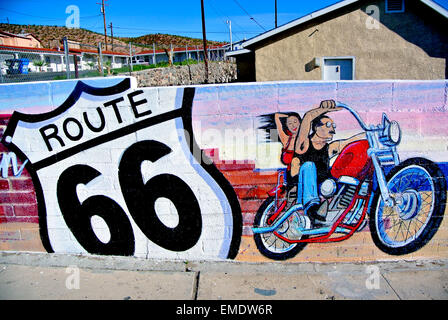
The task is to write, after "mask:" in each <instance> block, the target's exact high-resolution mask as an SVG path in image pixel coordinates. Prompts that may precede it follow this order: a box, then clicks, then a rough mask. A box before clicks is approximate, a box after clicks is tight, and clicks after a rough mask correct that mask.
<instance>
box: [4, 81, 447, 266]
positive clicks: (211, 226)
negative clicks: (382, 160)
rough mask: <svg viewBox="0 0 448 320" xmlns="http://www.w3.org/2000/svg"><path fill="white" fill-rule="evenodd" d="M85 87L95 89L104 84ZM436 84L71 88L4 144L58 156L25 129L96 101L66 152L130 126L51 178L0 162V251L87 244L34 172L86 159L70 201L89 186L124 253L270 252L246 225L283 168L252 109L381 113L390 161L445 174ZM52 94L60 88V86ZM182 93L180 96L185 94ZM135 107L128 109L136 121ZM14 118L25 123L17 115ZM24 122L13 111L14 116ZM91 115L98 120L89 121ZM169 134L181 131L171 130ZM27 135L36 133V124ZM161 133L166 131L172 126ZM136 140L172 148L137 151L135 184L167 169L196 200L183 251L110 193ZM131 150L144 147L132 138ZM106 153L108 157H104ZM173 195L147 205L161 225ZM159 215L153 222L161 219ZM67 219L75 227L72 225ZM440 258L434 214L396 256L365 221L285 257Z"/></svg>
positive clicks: (441, 98)
mask: <svg viewBox="0 0 448 320" xmlns="http://www.w3.org/2000/svg"><path fill="white" fill-rule="evenodd" d="M90 85H92V84H90ZM97 86H102V87H107V85H105V84H102V85H101V84H98V85H97ZM447 87H448V82H447V81H444V80H441V81H375V82H373V81H354V82H269V83H252V84H249V83H248V84H231V85H209V86H196V87H193V89H186V88H185V87H172V88H162V87H160V88H136V87H129V88H127V89H124V91H123V90H122V91H120V90H112V91H110V92H109V93H107V92H106V93H104V92H103V93H101V94H100V95H99V96H95V94H89V95H82V94H81V96H80V97H81V98H80V99H78V100H76V101H75V102H74V103H73V104H72V105H71V106H70V107H67V108H66V109H64V112H61V113H60V114H59V115H58V116H56V115H55V114H52V115H51V116H52V117H51V118H50V119H46V120H45V122H42V124H39V123H40V122H39V121H38V122H37V123H38V124H39V125H38V126H37V127H36V126H34V128H33V126H30V125H25V124H23V123H21V122H20V121H19V122H18V123H17V128H16V131H15V133H14V135H12V142H13V144H14V145H15V146H16V147H18V148H19V149H20V150H21V151H22V152H24V153H25V154H27V155H29V159H30V160H31V162H32V163H33V165H34V164H35V163H38V162H39V161H40V160H42V159H45V158H46V157H47V156H48V155H50V156H52V155H55V154H58V153H60V154H63V153H62V152H63V151H64V148H61V146H60V143H59V142H58V141H57V139H54V138H52V139H51V138H50V139H49V140H48V141H50V144H51V145H52V146H53V147H54V148H55V150H54V152H53V153H49V152H48V151H49V150H48V149H47V147H46V146H45V144H43V143H41V145H39V141H36V142H35V143H33V144H31V145H30V144H29V141H30V140H29V138H28V137H29V136H31V133H32V132H33V131H32V130H33V129H36V128H39V126H40V127H42V126H44V124H48V123H54V124H56V125H57V126H58V128H59V133H60V135H61V136H62V135H63V130H62V129H61V128H63V124H62V123H63V120H64V119H67V118H76V119H83V118H82V112H87V113H88V115H90V118H91V119H94V115H96V113H95V110H96V108H98V107H101V108H102V110H103V112H104V115H105V122H106V126H105V128H104V129H103V130H102V131H101V132H97V133H95V132H93V133H92V132H88V129H86V127H85V126H84V129H85V132H84V135H83V137H81V138H80V139H79V141H75V140H76V139H73V141H69V140H70V139H67V138H66V137H64V141H65V142H66V146H67V147H73V148H75V149H76V146H79V145H80V144H82V143H89V141H92V140H94V139H98V138H99V137H102V136H105V135H109V134H116V132H117V130H123V128H125V127H126V128H133V129H129V130H131V131H126V134H120V135H118V136H115V139H116V140H115V142H114V141H112V142H109V143H106V142H104V143H102V144H97V145H96V146H95V147H93V148H92V149H91V150H90V151H89V150H88V149H86V150H82V151H81V153H80V154H79V155H78V156H77V154H73V155H70V156H67V157H65V158H64V159H63V160H61V161H60V163H59V164H58V165H57V166H55V167H51V166H49V170H47V171H48V172H52V174H54V175H55V177H53V178H51V179H50V178H49V176H48V175H49V173H46V172H47V171H45V172H44V170H43V169H39V170H38V174H37V175H34V174H33V173H32V172H31V173H30V172H28V170H27V169H25V170H24V171H23V172H22V174H21V175H20V177H14V174H13V171H12V168H10V169H9V173H8V178H6V179H5V178H1V179H0V199H1V201H0V222H1V223H0V237H1V238H0V249H1V250H25V251H29V250H31V251H45V250H47V251H48V250H49V248H50V249H51V250H53V251H56V252H64V251H66V252H69V253H85V252H89V250H86V249H85V248H86V246H85V245H83V244H80V241H81V242H82V241H84V240H79V239H78V237H77V236H76V235H75V233H76V232H75V233H74V232H73V230H72V229H70V227H69V226H68V225H70V223H67V222H66V221H67V220H64V219H63V218H64V214H63V213H61V211H63V210H61V209H60V206H61V201H65V200H64V199H63V200H61V199H60V198H58V196H56V195H55V194H56V190H55V188H53V187H50V188H47V187H46V186H45V184H46V183H48V182H45V181H50V184H54V185H57V184H58V178H59V177H60V176H61V174H62V172H63V171H64V170H65V169H67V168H69V167H72V166H75V165H87V166H90V167H92V168H95V169H96V170H97V171H98V172H100V173H101V175H100V176H103V177H101V178H100V180H98V181H97V182H96V183H95V184H96V186H94V185H92V186H90V185H89V184H86V188H81V189H80V188H79V187H77V189H76V192H77V193H76V195H77V197H79V199H78V200H79V201H80V202H81V203H82V202H83V201H85V200H86V199H88V198H89V197H92V196H98V195H101V196H107V197H108V198H109V199H112V200H113V202H114V203H116V204H117V205H118V206H119V207H120V208H121V210H123V211H124V212H125V214H126V217H127V219H128V220H129V221H131V228H132V230H133V235H134V240H132V241H133V243H134V245H135V248H134V249H135V250H134V251H133V255H135V256H139V257H146V258H173V259H236V260H240V261H251V262H254V261H255V262H256V261H271V260H270V259H268V258H267V257H265V256H263V255H262V254H261V253H260V252H259V250H258V249H257V247H256V245H255V243H254V240H253V232H252V227H253V224H254V218H255V214H256V212H257V211H258V209H259V207H260V206H261V204H262V203H263V202H264V201H265V199H266V198H267V197H268V195H267V192H268V191H269V190H271V189H272V188H273V187H274V186H275V184H276V182H277V169H278V168H281V167H282V166H283V165H282V164H281V163H280V161H279V158H280V149H281V145H280V143H278V142H272V141H266V140H265V139H264V136H263V134H262V133H260V130H259V127H260V126H261V122H260V121H261V117H260V116H261V115H264V114H269V113H274V112H288V111H295V112H298V113H299V114H300V115H301V116H303V115H304V113H305V112H306V111H308V110H310V109H312V108H314V107H316V106H318V105H319V103H320V101H322V100H326V99H334V100H337V101H341V102H344V103H347V104H348V105H350V106H352V107H353V108H354V109H355V110H356V111H358V112H359V113H360V115H361V116H362V117H363V119H364V120H365V121H366V122H367V123H371V124H378V123H379V122H380V121H381V117H382V114H383V112H384V113H386V114H387V115H388V116H389V117H390V119H393V120H397V121H398V122H399V124H400V126H401V128H402V131H403V138H402V142H401V144H400V146H399V148H398V151H399V153H400V156H401V159H402V160H405V159H407V158H411V157H416V156H418V157H424V158H427V159H430V160H432V161H434V162H435V163H438V164H439V166H440V168H441V169H442V171H443V173H444V174H445V175H446V174H447V173H448V170H447V166H446V163H448V143H447V140H446V136H447V135H448V126H447V125H446V123H448V122H447V121H446V120H448V111H447V110H448V105H447V91H448V90H447ZM0 89H1V88H0ZM72 89H73V88H72ZM140 90H141V92H140ZM189 90H190V91H189ZM62 91H64V89H61V92H62ZM136 91H138V92H139V93H138V94H137V95H135V101H137V102H139V101H144V100H145V102H142V103H141V104H137V105H136V106H135V108H136V109H132V103H131V102H129V100H126V99H127V98H126V96H127V95H128V94H129V93H132V92H136ZM64 92H65V93H66V95H67V96H68V95H69V94H70V93H71V92H72V91H71V90H67V89H65V91H64ZM185 92H189V93H187V94H185ZM117 97H118V98H121V97H124V99H123V101H120V103H117V104H116V105H117V109H116V110H114V109H113V108H112V107H111V105H110V106H109V107H102V106H104V103H107V102H108V101H111V100H113V99H116V98H117ZM0 98H1V97H0ZM189 99H191V101H189ZM61 100H63V99H61ZM62 102H63V101H62ZM62 102H61V103H59V104H62ZM59 104H57V105H56V104H55V105H54V106H53V107H52V108H46V109H45V108H41V107H38V108H29V110H31V109H32V110H33V112H34V113H37V114H39V113H40V112H39V110H43V111H42V112H41V113H45V112H48V111H51V110H55V109H56V107H57V106H58V105H59ZM188 104H190V110H189V112H186V113H185V109H184V108H186V107H187V106H188ZM0 108H1V105H0ZM77 108H80V109H77ZM18 109H19V111H21V112H24V113H26V111H27V108H22V109H20V108H18ZM4 110H5V111H8V110H6V108H4ZM29 110H28V111H29ZM117 110H118V111H119V114H120V115H121V116H122V119H121V123H120V121H119V119H118V118H117V113H116V112H114V111H117ZM133 110H134V113H133ZM136 110H137V111H136ZM148 110H151V113H147V114H145V111H148ZM180 110H184V111H180ZM5 111H3V112H2V110H1V109H0V113H2V114H3V116H2V118H1V119H0V121H1V122H0V133H1V136H4V133H5V130H6V127H7V126H8V124H9V123H10V121H11V120H10V116H11V113H12V112H10V111H8V112H5ZM135 112H137V113H135ZM170 112H171V113H170ZM136 114H137V115H139V116H138V117H137V118H136V117H135V115H136ZM140 115H142V116H141V117H140ZM331 116H332V118H333V119H334V121H335V122H336V123H337V129H336V131H337V133H336V135H335V138H334V139H340V138H344V137H348V136H351V135H352V134H354V133H356V132H358V131H359V127H356V123H355V122H354V121H353V119H350V117H349V116H348V115H347V113H342V112H340V113H339V112H337V113H334V114H331ZM151 119H156V120H151ZM176 119H177V120H176ZM25 120H26V121H29V119H25ZM25 120H23V119H22V121H25ZM181 120H182V121H181ZM26 121H25V122H26ZM80 121H81V120H80ZM140 121H146V122H144V124H145V125H146V126H147V127H145V126H142V127H140V126H139V124H140ZM153 121H156V122H153ZM33 123H35V122H33ZM83 124H84V122H83ZM92 124H93V125H95V126H99V125H100V122H96V123H92ZM67 128H68V126H67ZM137 128H138V129H137ZM75 129H76V127H70V128H69V129H67V132H69V133H71V134H72V135H76V133H77V131H76V130H75ZM184 129H187V133H188V134H191V135H193V136H194V138H195V141H196V143H197V147H198V148H199V149H201V150H203V152H204V154H205V155H206V156H207V158H205V157H204V159H207V160H208V159H211V160H212V161H213V163H214V165H213V166H212V167H213V168H215V169H216V170H215V169H211V168H210V167H207V166H206V165H202V166H198V162H197V161H196V160H197V158H195V157H191V154H195V153H196V156H197V150H196V151H195V149H194V148H193V147H192V145H191V144H189V143H187V142H186V141H188V139H189V136H188V134H185V132H184V131H183V130H184ZM27 130H31V131H27ZM132 130H134V131H132ZM181 131H182V132H183V133H180V132H181ZM37 132H38V134H39V131H37ZM173 132H177V134H172V133H173ZM47 133H50V131H47ZM28 134H29V136H28ZM184 134H185V135H184ZM35 137H38V136H35ZM36 139H38V138H36ZM147 140H156V141H159V142H160V141H161V142H163V143H164V144H166V145H168V146H169V147H170V148H171V150H172V151H171V155H172V156H168V157H167V158H164V159H163V157H162V159H161V160H162V161H161V162H160V160H158V161H159V163H157V160H156V161H152V162H153V163H152V164H151V163H150V161H148V160H149V159H140V161H142V164H141V174H142V178H139V179H143V181H144V182H145V183H146V182H148V181H150V180H151V179H152V178H153V177H154V176H157V174H156V173H159V174H165V173H170V174H171V175H174V176H176V177H178V178H180V179H181V180H182V181H184V182H186V183H187V185H188V186H189V187H190V189H191V191H192V193H191V194H192V195H194V197H195V198H196V199H197V200H198V201H197V202H198V203H197V205H198V206H199V209H198V210H199V211H198V212H200V215H201V219H199V220H200V221H202V224H201V225H200V226H199V225H197V226H198V228H200V229H201V232H200V234H195V233H194V232H192V235H191V234H190V235H188V234H185V233H184V234H182V233H181V234H180V237H184V238H182V239H185V241H191V244H190V245H189V246H186V247H184V248H181V247H176V246H178V245H179V243H176V241H174V242H172V243H171V247H170V244H166V243H163V241H162V242H160V241H159V240H160V239H154V238H151V237H153V236H152V234H153V233H154V232H155V231H152V232H153V233H151V232H150V231H147V230H145V228H146V227H145V223H146V224H148V223H149V224H150V223H151V222H148V221H146V222H143V223H142V222H139V221H138V218H136V217H135V215H136V214H135V212H132V210H138V208H134V209H132V205H131V204H130V202H128V201H130V200H128V201H127V199H126V196H124V197H123V195H122V193H123V190H124V189H125V188H123V184H122V182H121V181H120V179H119V178H118V177H117V174H116V172H117V168H118V166H119V164H120V161H122V159H123V155H124V154H125V153H126V151H127V150H128V149H129V148H130V147H131V146H133V145H136V144H139V143H140V142H142V141H147ZM184 140H185V141H184ZM7 145H8V144H7ZM140 147H142V148H144V146H140ZM0 148H1V149H0V151H1V155H2V157H4V155H5V154H6V153H8V152H11V150H14V148H13V149H10V148H7V147H6V146H4V145H2V146H1V147H0ZM27 148H28V149H27ZM189 148H190V149H189ZM191 148H193V149H191ZM75 149H73V150H75ZM162 149H163V147H162ZM91 151H93V152H91ZM143 153H144V152H143V151H141V153H135V154H132V156H131V157H129V159H134V158H136V157H137V158H138V156H137V155H139V154H143ZM106 154H107V155H108V156H105V155H106ZM199 154H200V153H199ZM200 156H201V155H200ZM22 161H23V159H22ZM22 163H23V162H21V161H20V160H19V162H18V166H19V167H20V166H21V165H22ZM55 163H56V162H55ZM153 165H155V166H153ZM201 167H202V168H201ZM283 167H284V166H283ZM30 168H33V167H32V166H31V167H30ZM110 168H112V169H110ZM192 168H193V169H192ZM204 168H205V169H204ZM33 170H34V169H33ZM120 170H122V168H120ZM128 173H129V172H128ZM129 174H131V173H129ZM31 177H33V179H34V180H35V181H36V179H37V178H38V180H39V181H40V183H43V187H42V186H40V187H37V188H38V190H37V191H36V184H35V183H34V182H33V180H32V179H31ZM134 178H135V177H134ZM223 178H224V179H223ZM52 179H53V180H52ZM101 179H103V180H101ZM176 181H177V180H176ZM178 183H179V184H180V183H181V182H178ZM175 185H176V184H168V186H169V187H168V190H170V188H174V186H175ZM89 188H90V189H89ZM40 189H42V190H43V191H42V192H43V194H44V197H40V196H36V192H37V193H38V194H39V193H40V192H41V190H40ZM47 189H49V190H50V189H51V190H52V191H51V193H49V194H46V192H47ZM161 189H163V188H161ZM132 190H134V191H133V192H134V195H133V196H136V195H135V194H138V192H137V191H135V190H138V189H132ZM157 192H158V191H157ZM160 192H161V191H160ZM131 193H132V192H131ZM189 194H190V193H189ZM191 194H190V195H191ZM191 197H193V196H191ZM37 198H39V199H40V200H39V199H38V200H37ZM181 198H182V197H181ZM174 199H175V198H171V199H169V200H170V201H171V203H170V202H169V201H168V202H166V201H165V202H163V201H162V202H160V203H159V202H156V204H157V207H158V208H159V209H158V210H159V212H156V215H157V217H158V219H159V221H160V222H161V223H162V224H163V225H165V226H168V227H170V228H174V227H175V226H176V225H177V224H179V223H180V220H179V216H178V215H176V214H173V212H175V213H176V212H177V213H178V214H179V212H178V210H180V209H179V208H180V207H182V205H186V204H187V203H188V201H187V202H186V200H185V199H181V200H179V202H176V203H175V204H174V208H173V202H172V201H175V200H174ZM134 200H135V202H139V201H140V202H145V201H146V200H145V199H144V198H138V197H137V198H134ZM37 201H41V203H40V205H42V206H43V207H44V208H46V217H47V218H48V219H47V222H48V221H50V222H49V223H45V224H42V221H39V218H38V208H37ZM67 201H68V200H67ZM190 205H192V204H191V203H190ZM179 206H180V207H179ZM193 211H194V210H193ZM444 214H445V215H446V213H444ZM199 220H197V221H199ZM103 221H104V219H103ZM75 224H76V223H75ZM97 224H98V226H99V227H98V226H97V227H96V229H95V230H96V231H95V235H96V237H97V238H101V237H104V238H105V239H106V240H104V241H105V242H107V238H108V236H109V237H111V231H108V230H107V229H108V227H107V226H105V225H104V223H102V222H101V221H99V222H98V221H97ZM162 224H160V226H162V227H163V225H162ZM71 227H72V228H76V226H73V225H72V226H71ZM43 228H44V229H43ZM56 229H58V230H59V229H60V230H59V231H57V230H56ZM55 230H56V231H55ZM42 231H43V232H42ZM167 231H169V230H168V229H167ZM168 234H169V233H168ZM172 235H173V234H172ZM42 237H44V238H45V239H42ZM168 238H169V237H168ZM123 241H124V240H123ZM124 242H125V241H124ZM168 242H169V241H168ZM161 243H162V244H161ZM173 243H174V244H173ZM111 252H112V254H116V253H117V252H118V253H119V252H120V251H113V250H112V251H111ZM103 254H104V253H103ZM447 256H448V227H447V219H444V220H443V221H442V224H441V225H440V227H439V228H438V231H437V233H436V235H435V236H434V238H433V239H431V241H430V242H429V243H428V244H426V245H425V246H424V247H423V248H422V249H420V250H417V251H416V252H413V253H411V254H408V255H405V256H399V257H397V256H392V255H388V254H386V253H384V252H382V251H380V250H379V249H378V248H377V247H376V246H375V244H374V243H373V241H372V238H371V236H370V231H369V227H368V226H366V227H364V228H363V229H362V230H360V232H357V233H355V234H354V235H353V236H352V237H351V238H349V239H347V240H344V241H343V242H335V243H312V244H308V245H307V246H306V248H305V249H304V250H303V251H302V252H300V253H299V254H298V255H297V256H295V257H292V258H290V259H289V260H288V261H291V262H297V261H322V262H329V261H341V262H342V261H372V260H396V259H424V258H444V257H445V258H446V257H447Z"/></svg>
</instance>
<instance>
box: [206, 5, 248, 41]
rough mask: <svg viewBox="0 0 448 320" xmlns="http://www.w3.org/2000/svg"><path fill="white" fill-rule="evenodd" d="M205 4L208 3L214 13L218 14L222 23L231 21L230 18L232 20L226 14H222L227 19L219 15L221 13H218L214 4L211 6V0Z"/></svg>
mask: <svg viewBox="0 0 448 320" xmlns="http://www.w3.org/2000/svg"><path fill="white" fill-rule="evenodd" d="M207 4H209V5H210V7H211V8H212V9H213V10H214V11H215V13H216V14H217V15H218V16H220V19H221V21H222V22H223V23H224V24H226V25H227V21H231V20H232V19H230V18H229V17H228V16H226V15H224V16H225V17H227V20H225V19H223V18H222V17H221V14H222V13H219V12H218V10H217V9H216V8H215V6H213V4H212V3H211V1H208V2H207ZM237 38H238V39H239V40H241V39H240V37H238V36H237Z"/></svg>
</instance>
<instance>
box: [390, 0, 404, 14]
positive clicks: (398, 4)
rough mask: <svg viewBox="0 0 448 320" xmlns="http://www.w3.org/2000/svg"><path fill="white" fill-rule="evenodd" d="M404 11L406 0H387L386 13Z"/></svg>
mask: <svg viewBox="0 0 448 320" xmlns="http://www.w3.org/2000/svg"><path fill="white" fill-rule="evenodd" d="M400 12H404V0H386V13H400Z"/></svg>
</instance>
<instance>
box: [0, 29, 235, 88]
mask: <svg viewBox="0 0 448 320" xmlns="http://www.w3.org/2000/svg"><path fill="white" fill-rule="evenodd" d="M225 50H226V49H225V47H222V46H210V47H208V48H207V58H208V60H209V61H224V60H225V59H226V57H225ZM203 61H204V50H203V48H202V46H185V45H183V46H180V45H175V44H171V45H160V44H156V43H154V44H152V45H148V44H141V43H128V44H127V45H125V44H123V43H122V42H121V43H113V42H112V43H108V44H107V47H106V45H105V44H104V43H101V42H99V43H98V44H97V45H91V44H85V43H80V42H77V41H72V40H69V39H67V38H64V39H62V40H61V41H60V42H57V41H56V44H54V45H53V48H24V47H15V46H6V45H0V83H11V82H28V81H48V80H63V79H79V78H85V77H104V76H114V75H120V74H125V75H132V72H136V71H141V70H144V69H149V68H159V67H168V66H172V65H189V64H197V63H202V62H203Z"/></svg>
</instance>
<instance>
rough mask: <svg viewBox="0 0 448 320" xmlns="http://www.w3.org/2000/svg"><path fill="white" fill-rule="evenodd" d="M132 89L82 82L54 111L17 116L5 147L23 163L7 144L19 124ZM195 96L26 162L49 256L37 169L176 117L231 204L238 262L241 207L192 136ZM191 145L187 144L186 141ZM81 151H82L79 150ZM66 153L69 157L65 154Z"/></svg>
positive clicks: (126, 83) (187, 92)
mask: <svg viewBox="0 0 448 320" xmlns="http://www.w3.org/2000/svg"><path fill="white" fill-rule="evenodd" d="M129 88H130V79H129V78H127V79H125V80H123V81H122V82H120V83H119V84H117V85H115V86H113V87H109V88H94V87H90V86H88V85H87V84H85V83H83V82H81V81H79V82H78V83H77V85H76V86H75V89H74V91H73V92H72V93H71V94H70V96H69V97H68V98H67V100H66V101H65V102H64V103H63V104H62V105H61V106H60V107H58V108H57V109H55V110H54V111H51V112H48V113H44V114H39V115H27V114H23V113H20V112H14V113H13V115H12V116H11V118H10V120H9V122H8V127H7V128H6V130H5V132H4V135H3V137H2V141H1V142H2V143H3V144H4V145H5V146H6V147H7V148H9V149H10V150H11V151H13V152H14V153H16V155H17V156H18V157H19V158H20V159H21V160H22V161H23V162H24V161H26V160H28V159H27V157H26V156H25V154H24V153H23V152H22V151H21V150H20V149H19V148H18V147H17V146H16V145H14V144H13V143H6V141H5V137H7V136H13V134H14V132H15V129H16V127H17V123H18V121H20V120H22V121H26V122H39V121H46V120H49V119H51V118H53V117H56V116H58V115H59V114H61V113H63V112H65V111H66V110H67V109H69V108H70V107H71V106H73V105H74V104H75V103H76V101H77V100H78V99H79V97H80V96H81V94H82V93H83V92H86V93H89V94H91V95H97V96H108V95H113V94H117V93H121V92H124V91H126V90H128V89H129ZM194 95H195V88H193V87H188V88H185V89H184V92H183V98H182V107H181V109H176V110H173V111H170V112H167V113H165V114H162V115H158V116H155V117H152V118H148V119H145V120H143V121H140V122H138V123H135V124H132V125H130V126H127V127H124V128H121V129H118V130H116V131H113V132H111V133H109V134H106V135H105V136H106V137H107V139H104V136H101V137H98V138H97V139H93V141H87V142H86V143H82V144H80V145H78V146H75V147H73V148H70V149H67V150H65V151H63V152H61V153H59V154H56V155H54V156H52V157H50V158H47V159H44V160H41V161H38V162H37V163H36V164H32V163H31V162H30V161H28V162H27V164H26V166H25V168H26V169H27V171H28V172H29V173H30V175H31V179H32V180H33V184H34V189H35V192H36V198H37V205H38V215H39V232H40V237H41V241H42V245H43V246H44V248H45V250H46V251H47V252H49V253H54V250H53V248H52V246H51V243H50V239H49V235H48V229H47V210H46V206H45V198H44V194H43V190H42V186H41V184H40V180H39V178H38V175H37V170H36V168H43V167H45V166H48V165H50V164H51V163H55V162H57V161H60V160H62V158H64V159H65V158H67V157H70V156H71V155H73V154H76V153H78V152H79V151H82V150H85V149H88V148H91V147H93V146H95V145H98V144H101V143H103V142H105V141H106V140H107V141H109V140H112V139H114V138H116V137H120V136H123V135H125V134H127V133H131V132H134V131H136V130H139V129H142V128H143V127H145V126H151V125H154V124H157V123H160V122H163V121H166V120H169V119H172V118H175V117H181V118H182V121H183V124H184V129H185V130H186V131H187V132H188V134H189V135H190V137H191V145H189V148H190V152H191V153H192V154H193V156H194V157H195V159H196V161H198V163H199V164H200V165H201V166H202V167H203V168H204V169H205V171H206V172H207V173H208V174H210V176H211V177H212V178H213V179H214V180H215V181H216V182H217V183H218V185H219V186H220V187H221V189H222V190H223V192H224V194H225V195H226V197H227V200H228V201H229V204H230V208H231V210H232V219H233V231H232V239H231V243H230V248H229V252H228V255H227V259H235V258H236V256H237V255H238V251H239V247H240V244H241V236H242V227H243V218H242V214H241V207H240V204H239V200H238V197H237V195H236V193H235V190H234V189H233V187H232V185H231V184H230V182H229V181H227V179H226V178H225V177H224V175H223V174H222V173H221V171H219V170H218V168H217V167H216V166H215V164H214V163H213V162H212V161H207V163H205V162H203V161H202V160H203V159H207V156H206V155H205V154H204V153H203V151H202V150H201V149H200V148H199V145H198V144H197V142H196V139H195V137H194V134H193V125H192V108H193V99H194ZM187 141H188V140H187ZM78 148H83V149H82V150H79V149H78ZM199 151H200V153H199ZM64 152H66V153H64ZM198 154H200V155H201V158H200V159H198V158H197V157H196V156H197V155H198Z"/></svg>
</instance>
